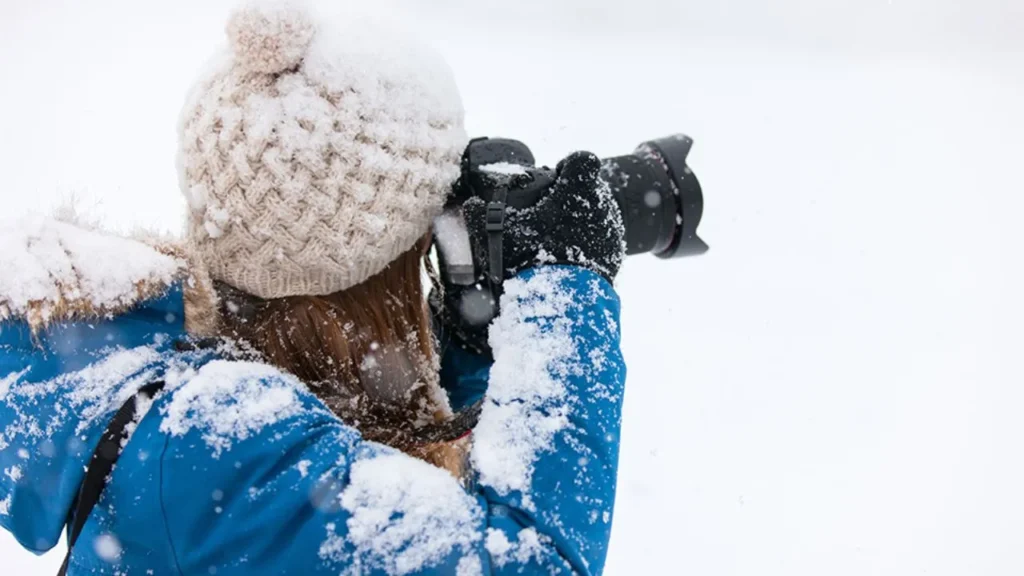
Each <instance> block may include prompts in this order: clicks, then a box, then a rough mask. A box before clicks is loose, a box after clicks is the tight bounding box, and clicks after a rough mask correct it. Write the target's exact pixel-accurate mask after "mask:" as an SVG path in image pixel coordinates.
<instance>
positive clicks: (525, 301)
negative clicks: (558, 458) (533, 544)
mask: <svg viewBox="0 0 1024 576" xmlns="http://www.w3.org/2000/svg"><path fill="white" fill-rule="evenodd" d="M567 275H568V272H566V271H565V270H560V269H557V268H545V269H542V270H540V271H538V272H537V273H536V274H535V275H534V276H532V277H531V278H529V279H528V280H525V281H524V280H521V279H515V280H511V281H509V282H508V283H507V284H506V285H505V286H506V287H505V294H504V295H503V296H502V300H501V310H502V313H501V315H500V316H499V317H498V318H497V319H496V320H495V322H494V324H493V325H492V326H491V332H490V344H491V347H492V349H493V350H494V365H493V366H492V368H491V374H490V382H489V386H488V389H487V396H486V398H487V401H486V402H485V403H484V406H483V411H482V413H481V415H480V423H479V424H478V425H477V427H476V428H475V429H474V430H473V435H474V446H473V451H472V462H473V465H474V466H475V468H476V470H477V472H478V473H479V481H480V483H481V484H483V485H486V486H490V487H491V488H493V489H494V490H496V491H497V492H498V493H499V494H502V495H505V494H507V493H509V492H510V491H513V490H518V491H521V492H522V493H523V494H524V502H523V503H522V504H523V506H524V507H526V508H527V509H530V508H531V507H532V503H531V502H530V501H529V499H528V497H527V496H525V495H526V494H528V493H529V491H530V484H531V480H532V477H533V467H534V463H535V462H536V459H537V455H538V454H539V453H540V452H542V451H545V450H550V449H551V447H552V445H553V442H554V437H555V434H557V433H558V432H559V431H561V430H562V429H564V428H565V427H566V426H568V424H569V418H568V413H569V407H568V401H569V398H567V391H566V389H565V386H564V384H563V379H562V378H561V377H559V375H560V374H562V375H564V374H566V373H567V372H569V371H573V370H577V369H578V366H577V364H578V363H579V359H578V358H577V355H576V351H575V346H574V345H573V340H572V337H571V329H572V324H571V321H570V320H569V319H567V318H566V311H567V310H569V309H570V307H572V306H575V305H576V303H574V298H575V294H574V293H573V292H572V291H569V290H566V289H564V288H563V287H562V285H561V282H562V281H563V280H564V279H565V278H566V277H567Z"/></svg>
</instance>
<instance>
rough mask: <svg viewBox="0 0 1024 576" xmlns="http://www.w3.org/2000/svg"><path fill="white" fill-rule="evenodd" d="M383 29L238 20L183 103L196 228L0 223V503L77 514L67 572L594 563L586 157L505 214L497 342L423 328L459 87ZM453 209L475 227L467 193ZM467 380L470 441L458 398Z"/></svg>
mask: <svg viewBox="0 0 1024 576" xmlns="http://www.w3.org/2000/svg"><path fill="white" fill-rule="evenodd" d="M385 32H386V30H381V29H380V28H379V27H377V25H376V23H375V22H373V21H370V20H367V19H363V18H358V17H356V16H355V15H353V14H341V15H339V14H323V13H320V12H316V11H314V10H313V8H311V7H309V6H306V5H299V4H288V3H281V2H278V3H260V4H252V5H248V6H245V7H243V8H241V9H239V10H238V11H236V12H235V13H234V14H233V15H232V17H231V19H230V21H229V24H228V35H229V38H230V40H231V46H230V50H228V51H227V52H225V53H224V54H223V55H221V57H220V58H219V59H217V60H216V61H215V64H214V66H212V67H211V69H210V70H209V71H208V73H207V74H205V75H204V77H203V78H202V79H201V80H200V81H199V83H198V84H197V86H196V88H195V90H194V91H193V93H192V94H191V96H190V98H189V101H188V103H187V104H186V106H185V109H184V113H183V118H182V123H181V131H180V138H181V149H180V168H181V170H180V172H181V182H182V188H183V190H184V192H185V194H186V196H187V198H188V202H189V222H188V232H187V241H186V242H184V243H176V242H173V241H168V240H166V239H153V238H145V239H131V238H122V237H117V236H113V235H110V234H106V233H104V232H101V231H98V230H94V229H90V228H88V227H85V226H80V225H76V224H73V223H67V222H59V221H51V220H45V219H36V220H27V221H25V222H22V223H20V224H19V226H17V227H15V228H13V229H8V230H5V231H3V232H2V233H0V268H2V269H3V270H4V271H5V273H4V277H3V278H2V279H0V470H2V471H3V474H2V475H0V526H3V527H4V528H5V529H7V530H9V531H10V532H12V533H13V534H14V536H15V537H16V538H17V539H18V541H19V542H20V543H21V544H22V545H23V546H24V547H26V548H27V549H29V550H33V551H35V552H39V553H42V552H45V551H47V550H49V549H50V548H52V547H53V546H54V545H55V544H56V543H57V540H58V539H59V537H60V534H61V532H62V531H63V529H64V527H65V525H68V526H70V527H71V529H70V530H69V532H70V533H71V536H72V538H71V540H72V542H71V543H72V544H73V546H72V548H71V552H70V557H69V559H68V562H67V573H68V574H72V575H74V574H155V575H162V574H182V575H186V574H187V575H192V574H220V575H225V574H339V573H343V574H378V573H379V574H411V573H422V574H459V575H469V574H491V573H544V574H546V573H557V572H563V573H571V572H578V573H581V574H592V573H600V572H601V571H602V568H603V564H604V559H605V554H606V550H607V544H608V539H609V535H610V526H611V512H612V504H613V501H614V495H615V494H614V492H615V473H616V466H617V453H618V430H619V420H620V416H621V402H622V390H623V384H624V366H623V364H622V359H621V355H620V353H619V347H618V325H617V322H618V301H617V298H616V296H615V294H614V292H613V290H612V288H611V285H610V284H609V282H610V281H611V280H612V279H613V278H614V276H615V274H616V273H617V271H618V267H619V264H620V263H621V259H622V229H621V222H620V221H619V220H618V216H617V213H616V211H615V208H614V203H613V202H611V200H610V197H609V192H608V190H607V187H605V186H602V185H601V184H600V181H599V179H598V176H597V172H598V168H599V164H598V161H597V160H596V158H594V157H593V156H592V155H588V154H576V155H574V156H571V157H570V158H569V159H567V160H566V161H565V162H563V164H562V165H561V166H560V167H559V176H560V177H559V179H558V182H557V183H556V184H555V185H553V186H552V187H551V189H549V190H548V191H547V193H546V195H545V197H544V198H543V199H542V200H541V202H540V203H538V205H537V207H536V208H535V209H533V210H528V211H521V212H518V213H511V212H510V213H509V214H507V215H506V219H507V228H508V229H509V233H508V234H506V237H505V240H504V242H505V244H504V252H505V256H506V257H505V264H506V266H507V270H505V271H504V272H505V274H504V276H505V278H506V282H505V284H504V295H503V296H502V298H501V302H500V310H501V312H500V315H499V317H498V318H497V319H496V320H495V322H494V324H493V325H492V326H491V328H490V337H489V346H490V350H489V351H488V352H487V353H485V354H475V353H472V352H469V351H468V350H470V349H471V348H473V347H472V346H463V345H457V344H458V336H457V335H455V336H453V333H457V332H458V331H457V329H456V326H455V324H456V323H455V321H454V320H453V319H452V318H453V314H452V313H451V312H449V313H446V314H442V315H440V317H441V318H442V323H443V322H444V320H443V319H445V318H447V319H449V324H448V325H447V326H445V327H442V331H445V332H446V333H447V336H446V337H445V339H444V341H446V342H447V341H449V339H450V338H453V339H454V341H455V342H456V344H453V345H446V346H445V347H444V349H443V350H442V351H441V352H440V353H439V352H438V351H437V350H435V339H434V336H433V334H432V330H431V322H430V317H429V314H428V308H427V306H426V303H425V298H424V293H423V287H422V283H421V282H420V279H421V271H422V263H423V261H424V255H425V253H426V250H427V248H428V246H429V233H430V224H431V221H432V219H433V218H434V217H435V216H437V214H438V212H439V211H440V207H441V206H442V204H443V203H444V201H445V198H446V196H447V194H448V192H449V190H450V188H451V186H452V184H453V183H454V181H455V180H456V178H457V177H458V175H459V170H460V168H459V163H460V156H461V153H462V150H463V148H464V146H465V144H466V137H465V133H464V130H463V127H462V110H461V104H460V103H459V99H458V95H457V90H456V89H455V87H454V83H453V82H452V80H451V77H450V73H449V72H448V70H447V68H446V67H445V66H444V64H443V63H441V62H440V61H439V59H437V58H436V57H435V56H434V55H433V54H432V53H431V52H430V51H429V50H426V49H424V48H423V47H422V46H419V45H416V44H415V43H413V42H412V41H411V40H409V38H408V37H407V36H395V35H387V34H386V33H385ZM464 212H465V214H466V217H467V220H468V223H469V224H470V228H471V229H472V230H473V231H474V232H473V240H474V245H475V246H476V248H477V249H481V248H482V246H483V245H484V242H486V240H485V232H484V206H483V205H482V203H481V202H480V201H478V200H470V201H469V202H467V203H466V205H465V206H464ZM568 221H571V226H566V225H565V224H566V222H568ZM567 230H571V235H570V232H567ZM462 344H466V343H462ZM477 344H480V343H477ZM484 388H486V394H485V396H484V398H483V400H482V406H481V408H480V416H479V423H478V424H476V426H475V427H474V428H473V431H472V435H471V437H470V438H467V437H465V435H464V434H463V433H464V432H468V430H463V429H462V425H464V423H465V421H466V420H467V419H466V418H464V417H461V416H456V415H455V412H454V411H453V410H452V407H451V406H450V403H449V397H451V398H458V399H460V405H459V406H456V408H462V407H463V406H462V405H465V404H471V403H474V402H475V401H476V400H477V399H478V397H479V396H480V394H481V392H478V391H480V390H483V389H484ZM122 408H123V409H122ZM133 415H134V417H133V418H130V417H131V416H133ZM119 422H120V423H123V424H126V426H125V428H126V431H125V434H126V435H127V438H126V440H125V441H123V442H119V437H118V436H117V435H116V434H112V433H110V434H108V432H110V431H111V430H114V429H115V424H116V423H119ZM470 442H471V443H472V449H471V450H470V451H469V452H468V454H467V453H466V447H467V446H468V445H469V443H470ZM111 446H113V449H112V450H111V448H110V447H111ZM111 451H112V452H113V453H114V455H113V456H112V455H111V454H110V452H111ZM94 452H95V454H96V456H95V457H92V455H93V454H94ZM114 457H116V458H117V464H116V467H115V468H114V469H113V472H112V473H111V474H110V475H109V478H103V479H101V480H100V481H98V482H97V481H95V479H94V477H95V476H96V470H100V469H101V468H100V467H99V464H98V462H100V461H109V460H111V459H112V458H114ZM87 468H90V471H91V474H89V475H87V474H86V469H87ZM453 476H455V477H453ZM101 478H102V476H101ZM459 479H462V480H463V482H460V481H459ZM83 486H84V488H83ZM93 495H97V496H96V498H98V500H99V502H98V505H96V506H95V507H94V508H92V509H89V508H87V507H86V508H82V507H81V506H82V503H83V502H88V501H90V500H92V499H93ZM75 527H80V529H81V532H80V536H79V537H78V538H77V539H76V538H74V536H75V535H76V534H77V533H78V532H77V530H75Z"/></svg>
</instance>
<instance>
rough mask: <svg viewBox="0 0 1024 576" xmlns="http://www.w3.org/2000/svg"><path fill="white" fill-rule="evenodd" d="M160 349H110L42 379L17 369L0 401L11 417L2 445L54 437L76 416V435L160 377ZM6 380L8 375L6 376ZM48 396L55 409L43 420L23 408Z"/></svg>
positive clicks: (6, 424)
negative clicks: (27, 376)
mask: <svg viewBox="0 0 1024 576" xmlns="http://www.w3.org/2000/svg"><path fill="white" fill-rule="evenodd" d="M159 360H160V354H159V353H158V352H157V351H156V350H154V349H153V348H150V347H148V346H139V347H137V348H131V349H113V350H108V351H107V352H106V356H105V357H103V358H102V359H100V360H99V361H97V362H95V363H93V364H91V365H89V366H88V367H86V368H84V369H82V370H79V371H77V372H69V373H67V374H62V375H61V376H59V377H57V378H54V379H52V380H48V381H46V382H24V381H22V375H23V374H24V372H22V373H21V374H17V375H13V376H16V378H15V379H13V380H11V381H10V382H8V383H7V384H6V387H7V388H8V389H7V391H6V393H5V394H4V395H2V396H0V402H6V403H7V406H8V407H9V408H11V409H12V410H13V413H14V415H15V416H14V418H12V419H11V420H10V421H8V422H5V423H4V428H3V432H2V434H0V440H2V443H3V444H4V445H7V444H8V443H11V442H13V441H15V440H16V439H18V438H25V439H31V440H34V441H37V442H42V441H46V440H52V439H53V437H54V435H55V434H56V433H57V431H58V430H59V429H61V428H62V427H63V426H65V425H66V424H67V421H66V420H67V419H71V418H73V419H74V420H76V421H77V426H76V428H75V430H74V433H75V434H81V433H82V432H83V431H84V430H85V429H87V428H88V427H89V426H91V425H92V423H93V422H95V421H96V420H97V419H99V418H103V417H106V416H108V415H109V414H111V413H112V412H115V411H116V410H117V409H118V408H120V406H121V405H122V404H124V402H125V401H127V400H128V398H130V397H131V396H132V395H134V394H135V393H136V392H137V391H138V390H139V388H141V387H142V386H144V385H146V384H147V383H149V382H151V381H153V380H155V379H156V378H157V377H158V372H159V371H158V369H157V366H158V363H159ZM8 379H10V377H8ZM47 399H50V400H51V401H54V400H55V402H56V405H55V406H54V408H55V410H54V411H53V412H52V414H51V415H50V416H49V417H47V418H46V419H45V420H40V418H39V417H38V416H37V415H36V412H35V411H34V410H31V409H26V408H27V407H30V406H32V405H33V404H35V403H36V402H40V401H46V400H47Z"/></svg>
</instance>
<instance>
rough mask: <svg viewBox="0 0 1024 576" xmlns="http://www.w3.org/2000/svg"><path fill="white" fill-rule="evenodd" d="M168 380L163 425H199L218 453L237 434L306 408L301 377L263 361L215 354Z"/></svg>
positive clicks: (181, 428)
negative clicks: (168, 396) (168, 397)
mask: <svg viewBox="0 0 1024 576" xmlns="http://www.w3.org/2000/svg"><path fill="white" fill-rule="evenodd" d="M166 381H167V384H168V386H169V387H170V388H171V389H172V390H173V395H172V397H171V400H170V402H168V403H167V404H166V405H165V406H164V407H163V408H161V413H162V415H163V421H162V422H161V424H160V430H161V431H162V432H165V433H167V434H170V435H172V436H183V435H185V434H187V433H188V432H189V431H190V430H192V429H197V430H199V431H200V432H201V433H202V436H203V440H204V441H205V442H206V444H207V445H208V446H209V447H210V448H212V449H213V452H214V457H215V458H219V457H220V455H221V453H223V452H224V451H225V450H228V449H230V448H231V445H232V442H233V441H234V440H245V439H246V438H249V437H250V436H252V435H254V434H257V433H258V432H259V431H260V430H262V429H263V427H264V426H267V425H270V424H273V423H275V422H279V421H281V420H284V419H286V418H289V417H291V416H294V415H296V414H298V413H300V412H301V411H302V401H301V399H300V397H299V394H298V392H299V391H300V390H304V389H305V388H304V386H303V385H302V383H301V382H300V381H299V380H298V379H297V378H295V377H294V376H291V375H289V374H285V373H283V372H281V371H280V370H278V369H277V368H274V367H273V366H269V365H267V364H262V363H258V362H235V361H228V360H215V361H213V362H210V363H208V364H206V365H204V366H203V367H201V368H200V369H199V370H198V371H196V370H193V369H191V368H189V369H186V370H183V371H171V372H169V373H168V374H167V378H166Z"/></svg>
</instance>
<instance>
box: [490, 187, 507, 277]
mask: <svg viewBox="0 0 1024 576" xmlns="http://www.w3.org/2000/svg"><path fill="white" fill-rule="evenodd" d="M507 197H508V188H506V187H504V186H499V187H498V188H496V189H495V190H494V196H492V197H491V201H490V202H488V203H487V222H486V226H487V228H486V230H487V251H488V255H489V258H488V263H487V273H488V276H489V277H490V278H489V280H490V281H491V287H492V288H494V290H492V291H491V292H492V293H494V294H495V295H497V294H498V293H499V291H498V289H499V288H500V287H501V283H502V281H504V280H505V258H504V255H503V254H502V246H501V245H502V236H503V235H504V233H505V208H506V207H507V205H506V203H505V200H506V198H507Z"/></svg>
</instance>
